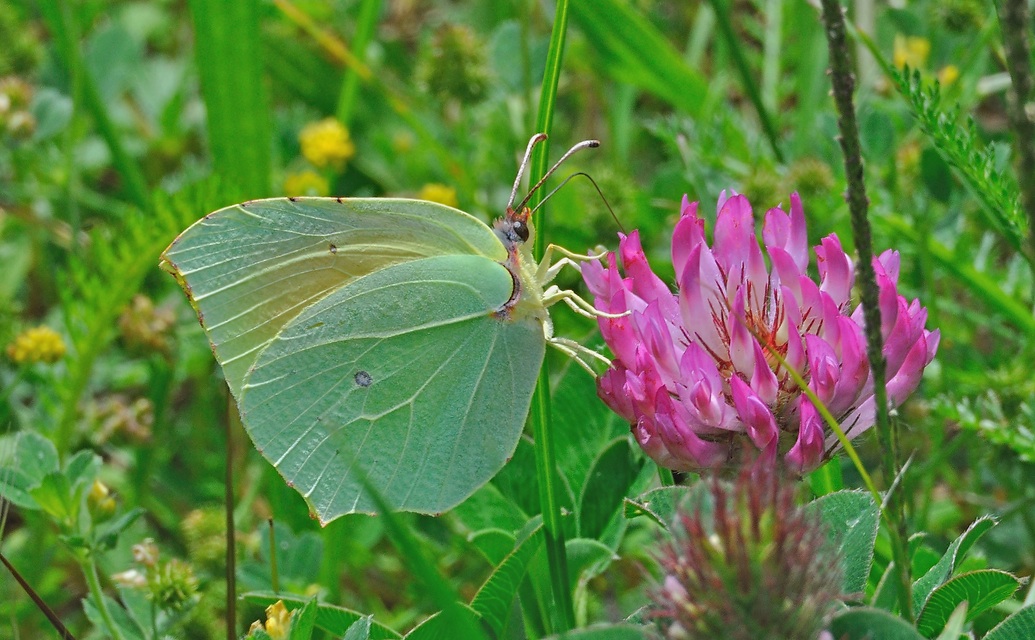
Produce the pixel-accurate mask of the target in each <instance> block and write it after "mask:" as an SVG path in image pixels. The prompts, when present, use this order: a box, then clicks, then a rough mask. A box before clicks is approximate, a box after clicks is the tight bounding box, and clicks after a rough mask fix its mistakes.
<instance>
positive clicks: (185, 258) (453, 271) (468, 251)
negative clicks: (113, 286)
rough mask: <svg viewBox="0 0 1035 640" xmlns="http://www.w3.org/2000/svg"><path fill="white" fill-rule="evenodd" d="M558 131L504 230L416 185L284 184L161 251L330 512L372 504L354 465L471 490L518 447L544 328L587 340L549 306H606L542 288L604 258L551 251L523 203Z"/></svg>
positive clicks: (390, 493) (274, 455)
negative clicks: (413, 188) (343, 194)
mask: <svg viewBox="0 0 1035 640" xmlns="http://www.w3.org/2000/svg"><path fill="white" fill-rule="evenodd" d="M545 138H546V136H545V135H544V134H539V135H537V136H534V137H533V138H532V139H531V140H530V141H529V143H528V147H527V149H526V151H525V156H524V160H523V161H522V163H521V167H520V169H519V170H518V176H517V179H516V180H515V181H514V189H513V191H512V192H511V199H510V204H508V206H507V212H506V215H505V216H504V217H503V218H502V219H499V220H497V221H496V222H495V224H494V226H493V228H489V227H488V226H487V225H486V224H485V223H483V222H481V221H480V220H478V219H476V218H474V217H472V216H470V215H468V214H466V213H464V212H462V211H458V210H457V209H453V208H450V207H447V206H443V205H440V204H436V203H432V202H425V201H420V200H408V199H399V198H274V199H269V200H255V201H251V202H245V203H242V204H239V205H235V206H231V207H227V208H225V209H220V210H219V211H216V212H214V213H211V214H209V215H207V216H205V217H204V218H203V219H201V220H199V221H198V222H197V223H195V224H194V225H192V226H191V227H190V228H188V229H187V230H186V231H184V232H183V233H182V234H180V236H179V237H178V238H176V240H174V241H173V243H172V244H171V245H170V246H169V248H168V249H166V251H165V253H164V254H163V255H162V266H163V268H164V269H166V270H168V271H170V272H171V273H173V275H174V276H176V278H177V280H178V281H179V282H180V284H181V285H182V286H183V288H184V290H185V291H186V292H187V295H188V297H189V298H190V301H191V303H192V304H193V306H194V308H195V309H196V310H197V312H198V318H199V320H200V321H201V325H202V326H203V327H204V328H205V332H206V333H207V334H208V338H209V340H210V341H211V343H212V350H213V353H214V354H215V356H216V359H217V360H218V361H219V363H220V364H221V365H222V368H223V374H224V376H225V378H226V382H227V384H228V386H229V387H230V391H231V393H232V394H233V396H234V398H235V399H236V400H237V406H238V409H239V410H240V414H241V420H242V422H243V423H244V427H245V429H246V430H247V432H248V434H249V435H250V436H251V439H252V441H253V442H254V443H255V446H256V447H257V448H258V449H259V451H260V452H261V453H262V454H263V455H264V456H265V457H266V458H267V459H268V460H269V461H270V462H271V463H272V464H273V465H274V466H275V467H276V468H277V470H278V471H279V472H280V474H281V475H282V476H283V477H284V478H285V480H286V481H287V482H288V484H289V485H291V486H293V487H294V488H295V489H296V490H298V491H299V492H300V493H301V494H302V495H303V497H304V498H305V499H306V501H307V502H308V504H309V506H310V508H311V510H312V511H313V512H314V513H315V514H316V515H317V517H319V519H320V520H321V522H328V521H330V520H332V519H334V518H336V517H338V516H340V515H343V514H346V513H353V512H370V511H373V510H374V505H373V504H372V502H371V500H370V499H369V497H368V496H367V495H366V494H365V492H364V490H363V488H362V484H361V482H360V480H359V477H360V476H359V475H358V474H357V472H356V467H358V468H359V473H361V474H362V475H364V476H365V477H366V478H367V480H368V481H370V482H371V483H372V485H373V486H375V487H377V488H378V489H379V491H380V492H381V493H382V495H383V496H384V497H385V498H386V500H387V501H388V503H389V504H390V505H392V506H393V507H394V508H397V509H400V510H407V511H417V512H422V513H440V512H442V511H445V510H447V509H450V508H451V507H453V506H455V505H457V504H459V503H460V502H461V501H463V500H464V499H465V498H467V497H468V496H470V495H471V494H472V493H473V492H474V491H475V490H476V489H478V488H479V487H480V486H482V485H483V484H485V483H486V482H488V480H489V479H491V478H492V477H493V476H494V475H495V474H496V473H497V472H498V471H499V470H500V469H501V468H502V466H503V465H504V463H505V462H506V461H507V460H508V459H509V458H510V457H511V456H512V455H513V453H514V450H515V448H516V446H517V442H518V439H519V438H520V435H521V431H522V427H523V425H524V422H525V418H526V416H527V414H528V410H529V403H530V400H531V396H532V391H533V389H534V387H535V384H536V379H537V375H538V371H539V368H540V366H541V365H542V362H543V356H544V349H545V345H546V344H547V342H552V343H553V344H555V345H557V346H558V347H559V348H561V349H562V350H565V351H566V352H568V353H570V354H571V355H574V356H576V357H577V356H578V355H579V354H580V353H583V352H584V350H582V349H581V347H579V346H578V345H577V344H575V343H573V342H571V341H566V340H563V339H559V338H555V337H553V336H552V329H551V324H550V317H549V315H548V313H547V310H546V308H547V306H549V305H551V304H553V303H554V302H556V301H558V300H564V301H565V302H567V303H568V304H569V306H571V307H572V308H574V309H576V310H577V311H580V312H581V313H592V307H591V306H590V305H588V304H587V303H586V302H585V301H582V300H581V299H579V298H578V297H577V296H575V295H574V294H573V293H572V292H570V291H561V290H559V289H558V288H557V287H556V286H550V287H549V288H546V287H547V286H548V284H549V282H550V281H551V280H552V279H553V277H554V275H555V274H556V273H557V271H558V270H559V269H560V268H561V267H562V266H564V265H565V264H572V263H573V261H575V260H579V259H586V258H589V257H590V256H578V255H575V254H571V253H570V252H567V251H564V250H563V249H560V248H558V247H551V249H550V251H558V252H559V253H562V254H564V256H565V257H564V258H562V259H561V260H559V261H558V262H557V263H556V264H553V265H551V264H550V256H549V255H547V256H545V257H544V260H543V261H542V262H541V263H539V264H537V263H536V262H535V260H534V259H533V256H532V251H531V248H530V244H529V243H528V242H527V241H528V240H529V239H531V238H532V237H533V234H534V229H533V226H532V223H531V220H530V219H529V215H530V211H529V210H528V208H527V207H526V206H525V204H526V202H527V200H528V198H527V197H526V198H525V201H523V202H522V203H520V204H519V205H518V206H517V207H516V208H515V207H513V206H512V205H513V202H514V198H515V195H516V194H517V189H518V184H519V183H520V180H521V174H522V172H523V171H524V168H525V166H526V164H527V162H528V158H529V155H530V153H531V151H532V148H533V147H534V146H535V144H537V143H538V142H540V141H541V140H544V139H545ZM598 144H599V143H598V142H596V141H594V140H588V141H585V142H583V143H580V144H578V145H576V146H574V147H572V149H571V150H569V151H568V153H566V154H565V155H564V157H562V158H561V160H560V161H558V163H557V164H556V165H554V168H553V169H551V170H550V172H552V171H553V170H554V169H556V168H557V166H558V165H560V164H561V162H563V161H564V159H566V158H567V157H568V156H570V155H571V154H572V153H575V152H576V151H578V150H580V149H583V148H586V147H595V146H598ZM550 172H548V173H547V175H549V173H550ZM544 180H545V178H544ZM541 184H542V182H540V183H539V184H537V185H536V186H535V187H533V191H534V190H535V188H538V187H539V186H540V185H541Z"/></svg>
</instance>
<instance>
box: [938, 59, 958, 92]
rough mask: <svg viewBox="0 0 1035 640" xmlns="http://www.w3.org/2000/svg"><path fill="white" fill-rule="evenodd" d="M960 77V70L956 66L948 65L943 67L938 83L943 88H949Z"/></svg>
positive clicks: (939, 73)
mask: <svg viewBox="0 0 1035 640" xmlns="http://www.w3.org/2000/svg"><path fill="white" fill-rule="evenodd" d="M959 77H960V69H959V67H957V66H956V65H954V64H947V65H945V66H944V67H942V70H941V71H939V72H938V82H939V83H940V84H941V85H942V86H943V87H945V86H948V85H950V84H952V83H953V82H956V80H958V79H959Z"/></svg>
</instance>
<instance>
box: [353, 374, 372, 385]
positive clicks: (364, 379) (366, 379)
mask: <svg viewBox="0 0 1035 640" xmlns="http://www.w3.org/2000/svg"><path fill="white" fill-rule="evenodd" d="M355 380H356V384H358V385H359V386H361V387H369V386H370V385H371V384H373V382H374V379H373V378H371V377H370V374H369V373H367V372H366V371H357V372H356V377H355Z"/></svg>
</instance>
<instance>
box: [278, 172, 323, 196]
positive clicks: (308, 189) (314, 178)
mask: <svg viewBox="0 0 1035 640" xmlns="http://www.w3.org/2000/svg"><path fill="white" fill-rule="evenodd" d="M330 192H331V185H330V183H328V182H327V178H325V177H323V176H322V175H320V174H319V173H317V172H315V171H308V170H307V171H299V172H298V173H289V174H287V175H286V176H284V193H286V194H287V195H289V196H325V195H327V194H328V193H330Z"/></svg>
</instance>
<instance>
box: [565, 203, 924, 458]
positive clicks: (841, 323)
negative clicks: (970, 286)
mask: <svg viewBox="0 0 1035 640" xmlns="http://www.w3.org/2000/svg"><path fill="white" fill-rule="evenodd" d="M754 228H755V225H754V219H753V217H752V211H751V205H750V203H749V202H748V200H747V198H745V197H744V196H741V195H736V194H734V195H733V196H731V197H729V198H727V197H726V194H725V192H723V194H722V196H721V197H720V199H719V205H718V213H717V219H716V226H715V233H714V239H713V241H712V243H711V244H710V245H709V243H708V241H707V239H706V237H705V227H704V220H703V219H702V218H701V217H700V216H699V215H698V213H697V203H691V202H689V201H688V200H687V199H686V198H685V197H684V199H683V205H682V216H681V218H680V220H679V222H678V223H677V224H676V228H675V231H674V233H673V238H672V264H673V266H674V268H675V272H676V278H677V284H678V293H673V292H672V291H671V290H670V289H669V287H668V285H667V284H665V283H664V282H663V281H662V280H661V279H660V278H659V277H658V276H657V275H656V274H655V273H654V272H653V271H652V270H651V267H650V265H649V264H648V262H647V259H646V256H645V255H644V253H643V250H642V248H641V247H640V240H639V236H638V235H637V233H636V232H633V233H631V234H630V235H628V236H624V235H623V236H621V241H620V243H619V251H618V253H619V255H620V258H621V264H622V267H623V270H624V275H623V274H622V273H621V272H620V271H619V269H618V259H617V258H616V256H615V255H614V254H613V253H612V254H610V255H609V256H608V257H607V265H606V266H604V265H602V264H600V263H596V262H589V263H586V264H584V265H583V267H582V273H583V278H584V279H585V281H586V284H587V285H588V287H589V290H590V291H591V292H592V294H593V296H594V305H595V306H596V307H597V308H598V309H599V310H601V311H604V312H607V313H608V314H622V315H619V317H614V316H613V315H611V316H609V317H600V319H599V324H600V331H601V334H602V335H603V337H604V340H605V342H606V343H607V345H608V347H610V349H611V351H612V352H613V353H614V355H615V357H614V359H613V361H612V364H611V367H610V368H609V369H608V370H607V372H606V373H604V375H602V376H601V377H600V378H599V379H598V381H597V390H598V394H599V395H600V397H601V398H602V399H603V400H604V402H605V403H607V405H608V406H610V407H611V408H612V409H613V410H614V411H615V412H616V413H618V414H619V415H620V416H622V417H623V418H625V419H626V420H628V421H629V422H630V424H631V425H632V431H633V434H634V435H635V437H636V439H637V441H638V442H639V443H640V446H641V447H642V448H643V449H644V451H645V452H646V453H647V454H648V455H649V456H650V457H651V458H653V459H654V460H655V461H656V462H657V463H658V464H660V465H662V466H665V467H668V468H671V469H676V470H680V471H700V470H702V469H708V468H718V467H723V466H727V465H728V464H729V462H730V461H731V460H735V459H736V458H737V452H738V451H740V450H743V449H744V448H745V447H748V448H750V447H754V448H756V449H757V450H759V451H763V452H765V451H769V450H770V449H771V450H772V452H773V455H775V454H776V452H777V451H778V452H780V453H782V454H783V456H784V461H785V463H786V464H787V466H788V467H789V468H791V469H793V470H795V471H797V472H799V473H806V472H808V471H811V470H813V469H815V468H816V467H818V466H819V465H820V464H821V463H822V462H823V461H824V460H825V459H826V458H828V457H829V456H830V455H831V454H832V453H833V451H834V449H835V448H836V447H837V445H838V440H837V438H836V436H835V435H834V434H833V433H829V432H828V431H827V429H826V426H825V423H824V421H823V420H822V418H821V417H820V414H819V412H818V411H817V409H816V407H815V406H813V404H812V402H811V401H810V400H809V399H808V396H806V395H804V394H803V393H802V391H801V388H800V387H799V386H798V384H797V383H796V382H795V380H794V378H793V377H792V376H791V374H790V371H789V369H788V368H790V369H793V370H794V371H796V372H798V373H799V374H800V375H801V376H802V378H803V379H804V380H805V381H806V384H807V385H808V387H809V388H810V389H811V390H812V391H813V392H814V393H815V395H816V396H817V397H818V398H819V400H820V401H821V402H822V403H823V404H824V405H825V406H826V408H827V409H828V410H829V411H830V413H831V414H832V415H833V416H834V417H835V419H837V420H838V422H839V423H840V426H841V428H842V429H843V430H844V432H845V433H846V434H847V436H848V437H849V438H852V437H855V436H858V435H859V434H861V433H862V432H863V431H865V430H866V429H868V428H870V427H871V426H872V425H873V423H874V420H875V403H874V399H873V382H872V379H871V377H870V368H869V363H868V362H867V359H866V339H865V337H864V335H863V315H862V308H861V307H860V306H855V307H854V309H853V304H852V301H851V299H850V296H851V291H852V284H853V269H852V260H851V259H850V258H849V256H848V254H846V253H845V251H844V250H843V249H842V248H841V243H840V241H839V240H838V238H837V236H836V235H834V234H831V235H829V236H827V237H826V238H824V239H823V240H822V241H821V243H820V244H819V245H818V246H816V247H815V248H814V252H815V255H816V264H817V267H818V273H819V282H818V283H817V282H816V281H814V280H813V279H812V278H811V277H810V276H809V275H808V266H809V254H808V247H807V235H806V229H805V215H804V212H803V210H802V206H801V201H800V199H799V198H798V196H797V194H793V195H792V196H791V207H790V212H789V213H788V212H785V211H783V210H782V209H780V208H774V209H770V210H769V211H768V212H767V213H766V215H765V221H764V224H763V228H762V238H763V240H764V244H765V248H766V253H767V254H768V264H767V261H766V258H765V256H764V255H763V252H762V249H761V247H760V246H759V243H758V239H757V238H756V236H755V230H754ZM873 266H874V269H875V270H876V273H877V282H878V286H879V288H880V297H879V304H880V311H881V317H882V327H881V333H882V335H883V338H884V347H883V354H884V357H885V359H886V362H887V389H888V397H889V400H890V402H891V403H892V405H893V406H897V405H899V404H901V403H902V402H903V401H904V400H905V399H906V397H908V396H909V394H910V393H912V392H913V390H914V389H916V387H917V385H919V383H920V377H921V374H922V373H923V370H924V367H926V366H927V364H928V363H930V362H931V360H932V359H933V358H934V354H935V351H936V350H937V347H938V338H939V334H938V332H937V331H928V330H927V329H926V328H925V326H924V325H925V322H926V320H927V311H926V309H924V308H923V307H922V306H921V305H920V302H919V301H917V300H913V301H912V302H909V301H907V300H906V299H905V298H904V297H902V296H900V295H899V294H898V291H897V280H898V271H899V256H898V253H897V252H895V251H890V250H889V251H885V252H884V253H883V254H881V255H880V256H879V257H877V258H875V259H874V260H873Z"/></svg>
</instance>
